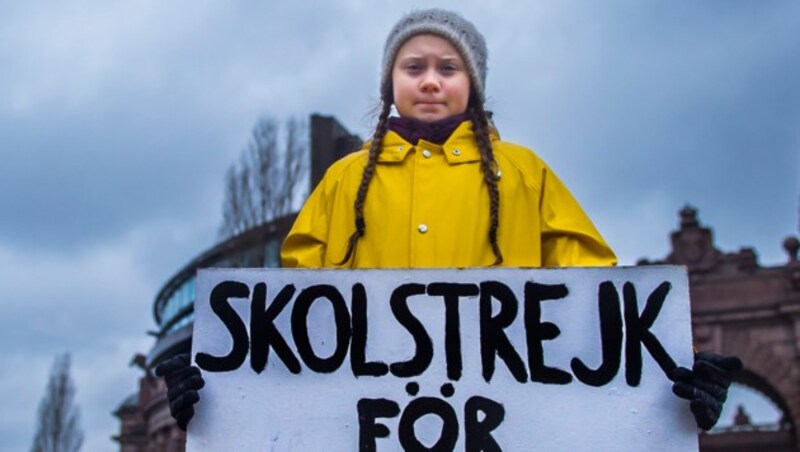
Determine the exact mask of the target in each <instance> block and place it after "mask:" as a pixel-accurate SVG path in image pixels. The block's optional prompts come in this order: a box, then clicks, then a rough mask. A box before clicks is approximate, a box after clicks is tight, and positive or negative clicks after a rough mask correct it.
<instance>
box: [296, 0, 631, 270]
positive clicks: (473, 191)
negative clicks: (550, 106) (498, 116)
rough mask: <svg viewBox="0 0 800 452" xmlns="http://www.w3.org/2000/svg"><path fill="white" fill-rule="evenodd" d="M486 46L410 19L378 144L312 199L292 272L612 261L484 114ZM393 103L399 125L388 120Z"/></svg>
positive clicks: (463, 24)
mask: <svg viewBox="0 0 800 452" xmlns="http://www.w3.org/2000/svg"><path fill="white" fill-rule="evenodd" d="M486 60H487V50H486V44H485V42H484V39H483V36H481V34H480V33H479V32H478V31H477V30H476V29H475V27H474V26H473V25H472V24H471V23H470V22H467V21H466V20H464V19H463V18H462V17H461V16H459V15H457V14H455V13H451V12H448V11H442V10H437V9H432V10H427V11H419V12H414V13H411V14H409V15H407V16H405V17H404V18H403V19H402V20H401V21H400V22H399V23H398V24H397V25H395V27H394V28H393V29H392V31H391V33H390V34H389V37H388V39H387V41H386V45H385V48H384V55H383V70H382V74H381V96H380V98H381V113H380V116H379V118H378V124H377V126H376V128H375V132H374V134H373V137H372V140H371V142H368V143H367V144H366V145H365V147H364V149H362V150H361V151H360V152H356V153H353V154H351V155H349V156H347V157H345V158H344V159H342V160H340V161H338V162H337V163H335V164H334V165H332V166H331V168H330V169H329V170H328V171H327V173H326V175H325V177H324V179H323V180H322V182H321V183H320V184H319V186H318V187H317V188H316V190H314V192H313V193H312V194H311V196H310V197H309V199H308V201H306V204H305V206H304V207H303V209H302V210H301V211H300V214H299V215H298V217H297V220H296V222H295V224H294V227H293V228H292V230H291V232H290V233H289V235H288V237H287V238H286V241H285V242H284V245H283V249H282V253H281V256H282V262H283V266H284V267H312V268H319V267H351V268H365V267H368V268H386V267H475V266H491V265H502V266H514V267H542V266H547V267H562V266H576V265H580V266H605V265H614V264H615V263H616V258H615V257H614V253H613V252H612V251H611V249H610V248H609V246H608V245H607V244H606V242H605V241H604V240H603V238H602V237H601V236H600V234H599V233H598V232H597V230H596V229H595V227H594V226H593V225H592V223H591V221H590V220H589V218H588V217H587V216H586V214H585V213H584V212H583V210H582V209H581V207H580V206H579V205H578V203H577V202H576V201H575V199H574V198H573V197H572V195H571V194H570V193H569V191H568V190H567V189H566V187H565V186H564V185H563V184H562V183H561V181H560V180H559V179H558V177H556V175H555V174H554V173H553V172H552V170H550V168H548V167H547V165H545V164H544V162H542V161H541V160H540V159H539V158H538V157H537V156H536V155H535V154H534V153H533V152H532V151H530V150H529V149H526V148H524V147H522V146H519V145H516V144H513V143H509V142H506V141H501V140H500V139H499V135H498V133H497V131H496V129H495V128H494V126H493V124H492V123H491V121H490V118H489V115H488V114H487V112H486V111H485V110H484V106H483V103H484V100H485V82H486ZM392 104H394V106H395V108H396V110H397V113H398V114H399V115H400V117H391V118H390V117H389V113H390V109H391V106H392Z"/></svg>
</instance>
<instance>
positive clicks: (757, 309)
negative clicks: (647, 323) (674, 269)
mask: <svg viewBox="0 0 800 452" xmlns="http://www.w3.org/2000/svg"><path fill="white" fill-rule="evenodd" d="M671 238H672V251H671V252H670V254H669V255H668V256H667V257H666V258H665V259H663V260H660V261H653V262H649V261H646V260H645V261H642V262H640V264H654V263H663V264H676V265H685V266H686V267H687V268H688V269H689V289H690V293H691V300H692V308H691V309H692V333H693V336H694V343H695V347H696V348H697V349H698V350H704V351H711V352H716V353H719V354H723V355H737V356H739V357H741V358H742V361H743V362H744V365H745V369H744V371H743V372H742V373H741V374H740V375H739V377H738V381H737V383H738V384H739V388H741V390H745V391H748V392H750V393H751V395H753V396H757V397H763V398H765V399H767V400H768V401H769V402H771V403H772V404H773V405H774V407H775V410H776V413H778V414H777V418H776V420H775V421H774V422H768V423H766V424H761V425H759V424H754V423H752V422H751V421H750V420H749V416H748V415H747V413H746V412H745V410H744V408H743V407H742V409H738V408H739V407H731V406H728V407H727V408H734V409H735V410H737V413H736V416H735V419H722V421H721V424H723V425H726V424H728V423H729V424H730V425H726V426H723V427H719V428H716V429H715V430H713V431H712V432H711V433H710V434H703V435H701V437H700V450H704V451H723V450H724V451H754V450H758V451H787V450H788V451H790V450H800V440H799V439H798V435H797V425H798V421H800V262H798V258H797V254H798V248H800V242H798V240H797V238H794V237H790V238H788V239H786V240H785V241H784V248H785V250H786V253H787V260H786V263H785V264H784V265H779V266H775V267H762V266H760V265H759V264H758V261H757V258H756V253H755V251H754V250H753V249H751V248H742V249H740V250H739V251H738V252H733V253H726V252H723V251H720V250H719V249H717V248H716V247H715V246H714V240H713V233H712V231H711V229H710V228H708V227H703V226H701V225H700V222H699V220H698V218H697V211H696V210H695V209H693V208H691V207H686V208H684V209H682V210H681V211H680V227H679V229H678V230H677V231H675V232H673V233H672V237H671ZM729 405H730V404H729Z"/></svg>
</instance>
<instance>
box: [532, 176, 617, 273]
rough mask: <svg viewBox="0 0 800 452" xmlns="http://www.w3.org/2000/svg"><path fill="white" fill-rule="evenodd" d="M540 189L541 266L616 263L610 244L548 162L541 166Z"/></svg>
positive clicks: (607, 264)
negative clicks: (548, 165)
mask: <svg viewBox="0 0 800 452" xmlns="http://www.w3.org/2000/svg"><path fill="white" fill-rule="evenodd" d="M541 189H542V192H541V203H540V205H539V211H540V218H541V234H542V266H544V267H604V266H611V265H616V264H617V258H616V256H615V255H614V252H613V251H612V250H611V247H609V246H608V244H607V243H606V241H605V240H604V239H603V237H602V236H601V235H600V233H599V232H598V231H597V229H596V228H595V227H594V225H593V224H592V221H591V220H590V219H589V217H588V216H587V215H586V213H585V212H584V211H583V209H582V208H581V206H580V205H579V204H578V201H576V200H575V198H574V197H573V196H572V194H571V193H570V192H569V190H568V189H567V187H566V186H565V185H564V184H563V183H562V182H561V180H560V179H559V178H558V176H556V174H555V173H553V171H552V170H551V169H550V168H549V167H547V166H546V165H545V166H544V168H543V170H542V185H541Z"/></svg>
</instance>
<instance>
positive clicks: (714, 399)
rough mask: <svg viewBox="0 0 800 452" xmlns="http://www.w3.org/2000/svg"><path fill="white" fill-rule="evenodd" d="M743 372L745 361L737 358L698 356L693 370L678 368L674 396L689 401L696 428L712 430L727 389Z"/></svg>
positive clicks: (674, 377) (699, 354) (673, 388)
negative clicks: (737, 375) (741, 371)
mask: <svg viewBox="0 0 800 452" xmlns="http://www.w3.org/2000/svg"><path fill="white" fill-rule="evenodd" d="M740 370H742V360H740V359H739V358H737V357H735V356H720V355H717V354H714V353H696V354H695V355H694V366H692V370H689V369H687V368H685V367H677V368H675V370H673V371H672V372H671V373H670V376H669V378H670V380H672V381H673V382H675V384H673V385H672V392H674V393H675V395H677V396H678V397H681V398H684V399H686V400H689V401H690V402H691V403H690V404H689V407H690V408H691V410H692V414H694V420H695V421H696V422H697V426H698V427H700V428H701V429H703V430H710V429H711V427H713V426H714V425H715V424H716V423H717V421H718V420H719V415H720V413H721V412H722V404H723V403H724V402H725V399H727V398H728V387H729V386H730V385H731V380H732V379H733V376H734V375H735V374H736V372H739V371H740Z"/></svg>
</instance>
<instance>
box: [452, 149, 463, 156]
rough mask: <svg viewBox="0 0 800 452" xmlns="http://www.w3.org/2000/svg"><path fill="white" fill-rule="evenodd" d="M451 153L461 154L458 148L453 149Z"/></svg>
mask: <svg viewBox="0 0 800 452" xmlns="http://www.w3.org/2000/svg"><path fill="white" fill-rule="evenodd" d="M453 155H455V156H456V157H458V156H459V155H461V151H459V150H458V149H453Z"/></svg>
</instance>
